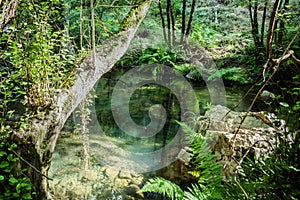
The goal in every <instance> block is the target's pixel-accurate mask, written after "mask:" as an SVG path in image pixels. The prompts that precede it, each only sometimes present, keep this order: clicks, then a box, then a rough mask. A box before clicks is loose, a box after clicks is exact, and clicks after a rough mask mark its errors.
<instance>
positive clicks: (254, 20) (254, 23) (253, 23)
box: [248, 0, 261, 52]
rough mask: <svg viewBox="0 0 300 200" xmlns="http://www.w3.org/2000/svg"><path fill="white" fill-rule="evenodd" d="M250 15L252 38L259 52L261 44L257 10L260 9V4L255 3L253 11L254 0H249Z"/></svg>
mask: <svg viewBox="0 0 300 200" xmlns="http://www.w3.org/2000/svg"><path fill="white" fill-rule="evenodd" d="M248 8H249V14H250V22H251V27H252V37H253V40H254V45H255V48H256V50H257V52H258V51H259V49H260V44H261V42H260V41H259V32H258V17H257V9H258V2H257V1H255V2H254V8H253V11H252V0H249V7H248Z"/></svg>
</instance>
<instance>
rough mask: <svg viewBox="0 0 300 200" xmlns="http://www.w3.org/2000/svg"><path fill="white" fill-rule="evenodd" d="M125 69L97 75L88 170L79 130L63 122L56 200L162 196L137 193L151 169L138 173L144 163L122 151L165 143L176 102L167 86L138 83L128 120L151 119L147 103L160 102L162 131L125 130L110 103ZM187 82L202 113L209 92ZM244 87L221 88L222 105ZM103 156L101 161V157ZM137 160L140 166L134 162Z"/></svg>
mask: <svg viewBox="0 0 300 200" xmlns="http://www.w3.org/2000/svg"><path fill="white" fill-rule="evenodd" d="M125 72H126V71H125V70H120V69H118V70H112V71H111V72H109V73H107V74H105V75H104V76H103V77H102V78H101V79H100V81H99V82H98V85H97V87H96V88H95V94H96V95H97V97H96V98H95V108H94V111H95V113H94V114H95V116H96V118H97V121H96V122H94V121H92V122H91V123H92V124H90V125H89V127H88V128H89V147H90V165H89V168H90V169H89V171H88V172H85V171H84V169H83V161H82V158H81V157H82V155H81V151H82V141H81V135H80V134H74V133H73V132H74V129H72V126H73V124H72V122H70V121H72V120H71V119H70V120H69V122H68V123H67V124H69V125H70V127H71V128H69V129H68V128H67V127H65V129H64V132H63V133H62V134H61V136H60V138H59V140H58V143H57V146H56V150H55V153H54V155H53V164H52V166H51V168H50V173H49V175H50V176H51V177H54V181H52V182H51V183H50V187H51V189H52V191H53V193H54V194H55V195H56V196H57V198H58V199H101V200H102V199H119V200H121V199H157V200H158V199H166V198H162V197H161V196H160V195H158V194H154V193H145V194H144V195H141V194H137V191H138V190H139V189H140V188H141V187H142V186H143V184H144V183H145V181H146V180H147V179H148V178H150V177H153V176H155V175H156V174H155V172H152V173H139V172H140V170H138V169H139V168H141V169H142V168H146V167H147V166H146V165H147V163H146V165H145V166H143V165H141V164H139V162H138V161H136V162H135V160H131V161H130V162H129V161H126V158H127V157H126V156H128V155H127V154H130V153H131V152H139V153H141V154H144V153H151V152H154V151H156V150H159V149H161V148H162V147H164V146H165V145H167V144H168V143H170V142H171V140H172V139H173V137H174V136H175V135H176V133H177V130H178V129H179V125H178V124H177V123H176V120H178V121H180V119H181V117H180V116H181V114H182V113H181V109H180V104H179V101H178V99H177V97H176V96H175V95H174V94H173V93H172V92H171V91H170V90H169V89H168V88H165V87H163V86H160V85H156V84H146V85H143V86H141V87H140V88H138V89H137V90H135V91H134V93H133V95H132V96H131V98H130V103H129V111H130V117H131V119H132V120H133V121H134V122H135V123H136V124H137V125H140V126H146V125H148V124H149V123H150V121H151V120H150V117H149V108H150V107H151V106H152V105H154V104H160V105H162V106H163V107H164V108H165V110H166V113H167V118H166V122H165V124H164V126H163V128H162V130H161V131H159V132H158V133H157V134H156V135H154V136H151V137H147V138H137V137H134V136H131V135H128V134H126V133H125V132H123V131H122V130H121V129H120V128H119V127H118V125H117V124H116V122H115V120H114V117H113V115H112V108H111V98H112V93H113V89H114V86H115V84H116V83H117V81H118V80H119V78H120V77H121V76H122V74H124V73H125ZM191 85H192V86H193V89H194V91H195V93H196V96H197V99H198V102H199V109H200V113H201V114H204V112H205V109H208V108H209V107H210V106H211V105H210V95H209V92H208V90H207V88H206V87H205V86H203V85H199V84H197V83H191ZM247 89H248V88H247V87H245V88H242V87H237V88H226V98H227V106H228V107H229V108H230V107H234V106H235V105H236V104H237V103H238V102H239V101H240V99H241V98H242V97H243V95H244V94H245V93H246V91H247ZM247 99H248V100H250V98H247ZM249 105H250V101H247V100H245V101H244V102H243V103H242V104H241V106H240V107H239V108H238V109H237V110H238V111H245V110H246V109H247V108H248V106H249ZM95 123H98V124H99V125H100V126H101V134H99V133H98V132H97V131H98V130H97V129H93V128H92V127H93V125H94V124H95ZM67 126H68V125H67ZM111 144H114V146H112V145H111ZM120 149H122V150H123V151H124V152H125V153H124V152H123V151H120ZM122 159H123V160H122ZM124 159H125V160H124ZM145 159H147V158H145ZM103 160H105V161H106V162H100V161H103ZM113 162H116V163H120V164H119V165H120V166H119V167H120V168H121V170H120V169H116V168H114V167H112V165H110V164H111V163H113ZM137 163H138V165H139V166H135V165H137ZM128 166H131V169H134V168H135V169H136V171H135V170H131V171H128V170H122V167H123V169H126V167H128ZM147 171H150V170H147Z"/></svg>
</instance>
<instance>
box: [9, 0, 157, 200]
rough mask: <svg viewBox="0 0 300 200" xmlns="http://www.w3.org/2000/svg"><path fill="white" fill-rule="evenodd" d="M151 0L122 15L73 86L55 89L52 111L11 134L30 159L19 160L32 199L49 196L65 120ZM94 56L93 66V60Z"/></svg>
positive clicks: (117, 54) (116, 56)
mask: <svg viewBox="0 0 300 200" xmlns="http://www.w3.org/2000/svg"><path fill="white" fill-rule="evenodd" d="M150 3H151V0H148V1H137V2H136V4H138V6H137V7H134V8H133V9H132V10H131V11H130V12H129V13H128V15H127V17H125V18H124V20H123V22H122V23H121V25H120V31H119V33H118V34H117V35H115V36H113V37H112V38H111V39H109V40H108V41H107V42H105V43H103V45H102V46H101V47H100V48H97V49H96V50H95V52H96V55H95V57H94V55H93V54H90V55H89V56H88V57H87V58H86V59H85V60H84V61H83V63H82V64H81V66H80V70H78V74H77V75H76V78H75V81H74V83H73V85H72V86H71V87H70V88H69V89H64V90H62V91H60V92H59V94H58V95H57V97H56V98H55V103H54V105H53V110H50V111H49V112H48V113H40V116H39V118H35V119H31V120H30V121H29V122H28V124H27V128H26V129H22V130H19V131H18V132H15V134H14V135H13V138H12V139H13V140H14V141H16V142H17V144H18V145H19V148H18V152H17V153H18V155H20V157H22V158H24V160H27V161H28V162H30V164H31V166H29V167H28V166H27V163H26V162H22V161H20V162H21V164H23V165H24V166H26V168H28V169H29V170H28V176H29V178H30V179H31V182H32V184H33V186H34V190H35V191H36V196H35V199H38V200H42V199H51V198H52V197H51V194H50V190H49V185H48V180H49V179H48V178H47V176H48V170H49V168H50V165H51V159H52V155H53V152H54V148H55V145H56V141H57V138H58V136H59V133H60V131H61V129H62V128H63V126H64V124H65V122H66V120H67V119H68V117H69V116H70V115H71V113H72V112H73V111H74V110H75V108H76V107H77V106H78V105H79V103H80V102H82V101H83V99H84V98H85V97H86V95H87V94H88V93H89V92H90V90H91V89H92V88H93V87H94V85H95V84H96V82H97V81H98V79H99V78H100V77H101V76H102V75H103V74H105V73H106V72H108V71H109V70H110V69H111V68H112V67H113V66H114V64H115V63H116V62H117V61H118V60H119V59H120V58H121V57H122V56H123V55H124V53H125V52H126V50H127V48H128V47H129V45H130V42H131V40H132V39H133V37H134V34H135V33H136V31H137V29H138V27H139V25H140V23H141V21H142V20H143V18H144V17H145V15H146V14H147V12H148V10H149V7H150ZM93 58H96V59H95V65H94V62H93Z"/></svg>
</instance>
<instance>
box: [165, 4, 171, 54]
mask: <svg viewBox="0 0 300 200" xmlns="http://www.w3.org/2000/svg"><path fill="white" fill-rule="evenodd" d="M170 10H171V0H167V7H166V14H167V29H168V30H167V33H168V45H169V48H171V17H170Z"/></svg>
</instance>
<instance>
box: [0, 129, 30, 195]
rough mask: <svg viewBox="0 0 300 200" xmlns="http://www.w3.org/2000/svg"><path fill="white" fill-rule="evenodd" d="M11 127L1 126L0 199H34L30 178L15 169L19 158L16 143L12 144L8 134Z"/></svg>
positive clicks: (23, 170)
mask: <svg viewBox="0 0 300 200" xmlns="http://www.w3.org/2000/svg"><path fill="white" fill-rule="evenodd" d="M10 130H11V128H10V127H9V126H7V127H3V128H1V135H0V139H1V142H0V158H1V159H0V160H1V162H0V199H22V200H23V199H32V195H33V194H34V193H33V192H32V185H31V183H30V180H29V178H27V177H26V176H25V175H24V174H23V172H25V171H26V169H22V170H21V171H17V172H16V171H15V170H16V169H15V167H16V163H17V162H18V161H19V158H18V157H16V156H15V154H14V150H16V149H17V145H16V144H15V143H13V144H11V143H10V142H9V140H7V136H8V133H9V131H10Z"/></svg>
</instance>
